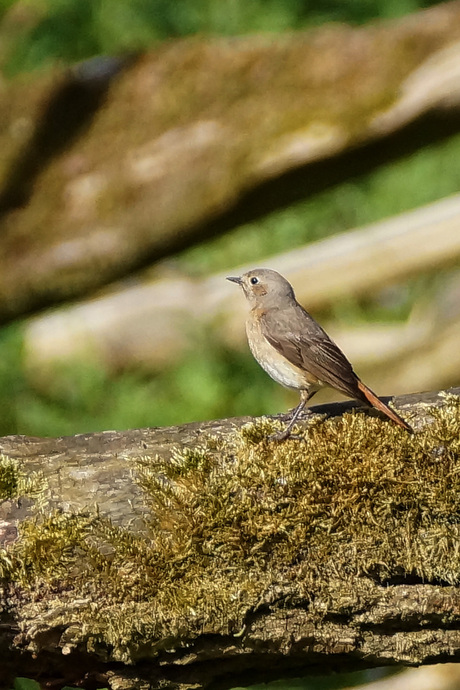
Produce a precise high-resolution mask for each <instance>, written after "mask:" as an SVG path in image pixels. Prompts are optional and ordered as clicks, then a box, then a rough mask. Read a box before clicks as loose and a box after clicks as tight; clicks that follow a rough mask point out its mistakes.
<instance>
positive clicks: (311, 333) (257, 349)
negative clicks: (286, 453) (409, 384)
mask: <svg viewBox="0 0 460 690" xmlns="http://www.w3.org/2000/svg"><path fill="white" fill-rule="evenodd" d="M227 280H231V281H233V282H234V283H238V285H241V287H242V288H243V292H244V294H245V297H246V298H247V300H248V302H249V305H250V307H251V311H250V312H249V317H248V320H247V321H246V333H247V336H248V342H249V347H250V349H251V352H252V354H253V355H254V357H255V359H256V360H257V361H258V362H259V364H260V366H261V367H262V369H264V370H265V371H266V372H267V374H269V375H270V376H271V377H272V379H274V380H275V381H277V382H278V383H280V384H281V385H282V386H285V387H286V388H294V389H295V390H298V391H299V392H300V403H299V405H298V406H297V407H296V408H295V409H294V410H293V414H292V417H291V420H290V422H289V424H288V425H287V427H286V429H285V430H284V431H283V432H281V433H280V434H276V435H275V437H274V438H276V439H277V440H283V439H285V438H287V437H288V436H289V434H290V431H291V429H292V427H293V425H294V423H295V422H296V420H297V419H298V417H299V415H300V413H301V412H302V410H303V408H304V407H305V405H306V403H307V402H308V400H310V398H312V397H313V396H314V395H315V393H316V392H317V391H318V390H319V389H320V388H322V387H323V386H330V387H331V388H335V389H336V390H338V391H339V392H340V393H343V394H344V395H346V396H347V397H350V398H356V399H358V400H361V401H362V402H364V403H366V404H367V405H371V406H373V407H375V408H377V410H380V412H383V414H385V415H386V416H387V417H389V418H390V419H391V420H392V421H393V422H395V423H396V424H399V426H402V427H403V428H404V429H406V430H407V431H410V432H412V428H411V427H410V426H409V424H407V423H406V422H405V421H404V420H403V419H402V418H401V417H400V416H399V415H398V414H396V412H394V411H393V410H392V409H390V408H389V407H388V405H385V403H384V402H382V401H381V400H379V398H378V397H377V396H376V395H375V393H373V392H372V391H371V390H370V388H368V387H367V386H365V385H364V383H363V382H362V381H361V380H360V379H359V377H358V376H357V375H356V374H355V372H354V371H353V367H352V366H351V364H350V362H349V361H348V359H347V358H346V357H345V355H344V354H343V352H342V351H341V350H340V349H339V348H338V347H337V345H336V344H335V343H334V342H333V341H332V340H331V339H330V338H329V336H328V335H327V333H326V332H325V331H324V330H323V329H322V328H321V326H320V325H319V324H318V323H317V322H316V321H315V319H314V318H313V317H312V316H310V314H309V313H308V312H307V311H305V309H304V308H303V307H302V306H301V305H300V304H299V303H298V302H297V300H296V298H295V295H294V290H293V289H292V286H291V284H290V283H288V281H287V280H286V279H285V278H283V276H281V275H280V274H279V273H277V272H276V271H272V270H270V269H268V268H256V269H254V270H252V271H248V272H247V273H245V274H244V275H242V276H239V277H229V278H227Z"/></svg>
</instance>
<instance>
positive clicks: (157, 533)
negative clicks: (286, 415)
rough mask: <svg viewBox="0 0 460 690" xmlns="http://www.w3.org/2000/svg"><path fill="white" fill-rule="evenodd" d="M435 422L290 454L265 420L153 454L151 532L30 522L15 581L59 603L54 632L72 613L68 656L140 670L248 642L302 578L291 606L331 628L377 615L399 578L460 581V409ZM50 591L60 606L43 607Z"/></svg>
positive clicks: (141, 475)
mask: <svg viewBox="0 0 460 690" xmlns="http://www.w3.org/2000/svg"><path fill="white" fill-rule="evenodd" d="M430 415H431V417H432V422H431V423H430V424H429V425H426V426H425V427H424V428H423V429H421V430H419V431H417V433H416V434H415V435H413V436H411V435H409V434H407V433H406V432H405V431H403V430H401V429H400V428H399V427H397V426H396V425H393V424H391V423H388V422H385V421H383V420H381V419H378V418H376V417H371V416H369V415H367V414H362V413H359V412H358V413H357V412H352V413H347V414H345V415H343V416H342V417H339V418H330V419H326V420H320V421H316V422H315V423H313V424H311V425H310V426H309V427H308V430H307V431H302V430H301V429H299V433H303V434H304V438H303V440H298V439H291V440H288V441H286V442H283V443H273V442H271V441H269V440H267V433H271V432H272V431H273V430H274V428H276V427H277V426H278V425H279V422H276V423H273V422H272V421H270V420H266V419H262V420H259V421H257V422H256V423H254V424H250V425H246V426H245V427H243V429H242V430H241V431H235V433H234V435H233V436H231V437H227V438H225V439H222V438H214V437H212V438H210V439H209V442H207V443H205V444H204V445H202V446H200V447H198V448H195V449H189V448H184V449H176V451H175V452H174V453H173V456H172V458H170V459H162V458H159V457H155V458H151V457H144V458H140V459H139V460H138V462H137V477H138V481H139V484H140V486H141V487H142V488H143V490H144V492H145V498H146V502H147V505H148V508H149V511H148V514H147V516H146V520H147V522H146V533H145V534H143V535H141V534H139V533H137V534H133V533H131V532H130V531H128V530H127V529H121V528H119V527H116V526H114V525H113V524H111V523H110V522H109V521H107V520H106V519H104V518H102V517H101V516H99V515H92V516H89V515H63V514H60V513H53V514H51V515H48V516H47V517H43V518H41V519H39V518H37V519H36V520H34V521H30V522H27V523H25V524H23V525H22V531H21V535H20V538H19V540H18V541H17V543H16V544H14V545H13V546H12V547H11V548H10V549H9V551H8V559H9V566H8V567H7V568H5V569H4V570H5V572H4V576H5V577H7V579H9V580H14V581H16V582H19V583H20V584H21V585H22V587H23V588H24V589H25V590H26V591H27V590H28V591H29V593H30V594H29V596H30V604H28V606H29V607H31V608H30V609H29V610H28V613H23V615H24V616H26V615H29V616H31V617H33V618H34V619H35V618H36V617H37V615H40V611H41V608H40V607H45V608H43V611H42V613H45V612H46V615H47V622H49V621H50V620H52V621H53V624H54V625H59V622H60V621H61V622H63V623H64V622H65V623H67V624H68V610H67V607H68V605H70V602H72V605H73V606H74V607H76V616H75V619H76V620H78V621H79V622H78V623H76V624H75V625H74V626H71V628H68V629H67V631H66V645H67V647H68V648H72V647H73V646H75V645H81V644H82V643H84V644H85V645H86V646H87V647H89V648H90V649H92V650H93V651H95V652H96V653H98V654H100V655H109V656H111V658H114V659H118V660H121V661H125V662H126V661H134V660H136V659H138V658H141V657H145V656H150V655H155V654H157V653H158V652H159V651H160V650H163V649H168V650H171V649H174V648H175V647H177V646H178V645H181V643H182V641H183V639H184V638H185V636H187V639H188V640H190V637H193V636H194V635H195V634H196V635H198V634H202V633H203V632H206V631H208V632H214V633H220V634H233V635H239V634H241V631H242V630H243V631H244V624H245V616H246V614H247V613H248V612H249V611H251V610H253V609H254V608H255V607H257V605H258V603H260V601H262V600H263V597H264V595H266V593H267V591H269V590H270V589H271V588H275V587H276V588H277V590H279V588H280V586H281V585H280V583H283V582H284V583H286V582H287V581H288V583H289V584H288V585H287V587H288V589H289V591H288V592H287V591H283V592H280V593H279V594H280V596H281V597H282V596H290V597H296V596H298V597H308V598H309V599H310V600H311V601H312V606H311V614H312V615H317V616H320V617H323V616H324V615H326V614H327V613H328V611H331V610H334V611H341V612H342V613H343V612H346V611H349V610H350V609H351V608H353V607H354V606H356V605H357V602H358V599H359V598H360V601H361V604H360V605H362V601H363V597H364V598H365V597H366V596H374V595H375V587H376V586H378V583H382V582H385V581H386V580H387V578H391V577H404V576H405V575H410V576H416V577H419V578H421V579H423V580H425V581H427V582H439V581H442V582H445V583H452V584H455V583H458V582H460V553H459V551H458V549H457V548H456V546H455V545H456V544H458V540H459V537H460V472H459V468H460V457H459V456H460V434H459V431H460V399H459V398H457V397H454V396H448V397H447V398H446V401H445V405H444V406H443V408H442V409H436V408H433V409H431V410H430ZM287 570H289V579H288V580H287V578H286V571H287ZM363 574H364V575H367V576H368V577H367V578H366V579H365V580H364V583H363V580H362V579H361V580H360V581H359V587H360V589H359V592H358V589H357V586H358V585H357V582H358V581H357V579H356V578H357V577H358V576H362V575H363ZM337 579H340V582H341V584H340V588H339V589H338V590H337V588H335V589H334V586H333V585H334V582H335V581H336V580H337ZM366 583H367V584H366ZM376 583H377V585H376ZM44 586H46V587H48V588H51V591H52V594H51V595H50V596H48V598H47V601H46V604H45V603H43V602H42V601H41V598H40V597H38V598H34V592H37V591H40V590H41V588H43V587H44ZM366 587H367V589H366ZM373 588H374V589H373ZM273 591H274V590H273ZM366 592H367V593H366ZM75 602H77V603H75Z"/></svg>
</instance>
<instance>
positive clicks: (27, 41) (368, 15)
mask: <svg viewBox="0 0 460 690" xmlns="http://www.w3.org/2000/svg"><path fill="white" fill-rule="evenodd" d="M439 1H440V0H431V1H426V0H314V1H313V2H309V3H306V2H303V1H302V0H232V2H225V3H223V2H220V0H181V2H175V3H174V2H170V1H169V0H29V8H30V11H33V10H35V11H36V13H37V15H38V16H37V20H36V21H35V22H32V26H31V27H30V28H28V29H27V30H25V31H24V33H22V34H21V35H19V36H18V37H17V38H16V40H15V42H14V46H12V48H11V51H10V54H9V56H8V58H7V61H6V64H5V68H6V69H7V71H9V72H10V73H11V72H14V71H18V70H31V69H35V68H36V67H39V66H44V65H47V64H50V63H53V62H55V61H57V60H58V61H64V62H74V61H76V60H81V59H84V58H88V57H91V56H94V55H98V54H101V53H120V52H123V51H126V50H136V49H142V48H145V47H148V46H150V45H152V43H155V42H157V41H161V40H165V39H167V38H169V37H174V36H186V35H190V34H196V33H201V34H226V35H237V34H243V33H249V32H260V31H283V30H286V29H299V28H303V27H307V26H312V25H316V24H321V23H323V22H329V21H342V22H343V21H347V22H354V23H363V22H366V21H368V20H370V19H373V18H378V17H394V16H400V15H402V14H407V13H409V12H413V11H415V10H417V9H419V8H421V7H424V6H428V5H433V4H437V2H439ZM13 4H14V3H13V2H11V0H7V1H6V2H5V0H4V2H3V7H2V8H1V10H0V12H1V13H5V11H6V10H7V9H8V7H9V6H11V5H13ZM0 16H1V14H0ZM26 24H27V22H26Z"/></svg>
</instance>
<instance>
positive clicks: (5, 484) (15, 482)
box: [0, 453, 44, 501]
mask: <svg viewBox="0 0 460 690" xmlns="http://www.w3.org/2000/svg"><path fill="white" fill-rule="evenodd" d="M43 487H44V482H43V476H42V474H41V473H39V472H32V473H29V474H26V473H25V472H23V471H22V470H21V465H20V463H19V462H18V461H17V460H14V459H12V458H9V457H8V456H7V455H3V453H0V501H4V500H7V499H12V498H20V497H21V496H37V494H39V493H40V492H41V490H42V489H43Z"/></svg>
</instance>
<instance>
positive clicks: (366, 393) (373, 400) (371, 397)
mask: <svg viewBox="0 0 460 690" xmlns="http://www.w3.org/2000/svg"><path fill="white" fill-rule="evenodd" d="M358 388H359V390H360V391H361V393H362V399H363V400H365V401H366V402H367V403H368V404H369V405H372V407H375V408H376V409H377V410H380V412H383V414H386V416H387V417H389V418H390V419H392V420H393V422H396V424H399V426H402V427H403V429H406V431H409V432H410V433H413V429H412V427H411V426H409V424H407V422H405V421H404V419H402V418H401V417H400V416H399V414H396V412H395V411H394V410H392V409H391V408H390V407H388V405H385V403H384V402H382V401H381V400H380V399H379V398H378V397H377V396H376V395H375V393H373V392H372V391H371V389H370V388H368V387H367V386H365V385H364V383H363V382H362V381H358Z"/></svg>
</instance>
